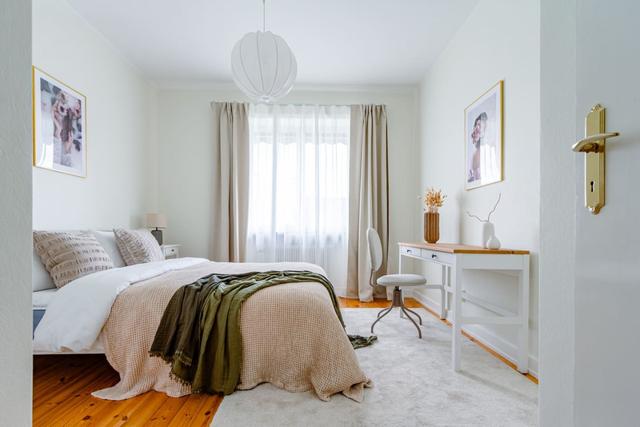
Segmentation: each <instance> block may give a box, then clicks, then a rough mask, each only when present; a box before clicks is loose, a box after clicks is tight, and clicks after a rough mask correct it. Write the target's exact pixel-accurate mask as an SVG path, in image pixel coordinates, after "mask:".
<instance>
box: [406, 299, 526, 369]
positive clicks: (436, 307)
mask: <svg viewBox="0 0 640 427" xmlns="http://www.w3.org/2000/svg"><path fill="white" fill-rule="evenodd" d="M409 294H411V296H412V297H413V298H415V299H416V300H417V301H418V302H420V303H421V304H422V305H424V306H425V307H427V308H429V309H431V310H433V311H434V312H435V313H440V303H439V302H437V301H435V300H433V299H431V298H429V297H428V296H426V295H424V294H423V293H421V292H410V293H407V294H406V296H409ZM447 317H448V316H447ZM462 330H463V331H464V332H466V333H467V334H469V335H470V336H472V337H473V338H474V339H476V340H477V341H478V342H480V343H481V344H482V345H485V346H487V347H488V348H490V349H491V350H493V351H495V352H496V353H498V354H499V355H500V356H502V357H504V358H505V359H507V360H508V361H509V362H511V363H514V364H515V363H516V359H517V357H516V355H517V353H518V352H517V347H516V346H515V345H514V344H513V343H510V342H509V341H507V340H505V339H504V338H502V337H499V336H497V335H496V334H494V333H493V332H491V331H490V330H488V329H487V328H486V327H485V326H483V325H465V326H463V327H462ZM529 373H530V374H531V375H533V376H534V377H536V378H539V377H538V358H537V357H536V356H534V355H531V354H529Z"/></svg>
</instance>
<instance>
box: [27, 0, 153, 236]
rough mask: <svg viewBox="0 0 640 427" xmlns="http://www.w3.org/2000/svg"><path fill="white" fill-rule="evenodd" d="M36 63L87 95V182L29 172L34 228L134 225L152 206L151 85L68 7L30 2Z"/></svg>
mask: <svg viewBox="0 0 640 427" xmlns="http://www.w3.org/2000/svg"><path fill="white" fill-rule="evenodd" d="M33 64H34V65H35V66H37V67H38V68H40V69H42V70H44V71H46V72H47V73H49V74H51V75H52V76H54V77H56V78H57V79H59V80H61V81H63V82H65V83H66V84H68V85H69V86H71V87H72V88H74V89H76V90H78V91H79V92H81V93H82V94H84V95H85V96H86V97H87V129H86V132H87V154H88V165H87V178H78V177H75V176H70V175H65V174H62V173H58V172H53V171H50V170H45V169H40V168H34V169H33V203H34V205H33V227H34V228H35V229H64V228H67V229H69V228H74V229H77V228H109V227H113V226H125V227H128V226H133V227H135V226H139V225H142V224H141V221H140V220H141V216H142V215H143V214H144V213H145V212H146V211H147V209H153V208H154V204H155V200H154V197H155V192H154V191H155V188H156V185H155V182H153V178H154V174H153V170H154V166H153V164H154V163H155V162H154V161H153V160H152V159H150V158H149V156H148V154H149V153H152V152H153V151H154V150H153V147H152V144H153V143H154V141H153V140H152V139H151V138H150V137H149V136H150V132H149V131H150V129H151V128H152V125H151V123H150V119H151V114H149V112H148V108H147V107H148V105H149V104H150V100H151V97H152V96H153V87H152V86H151V85H149V84H148V83H147V82H146V80H145V79H144V78H143V76H142V75H141V74H140V73H139V72H138V70H137V69H135V68H134V67H133V66H132V65H130V64H129V63H128V62H127V61H126V60H125V59H124V57H123V56H122V55H121V54H120V53H119V52H117V51H116V50H115V49H114V48H113V47H112V45H111V44H110V43H109V42H108V41H107V40H106V39H105V38H104V37H103V36H102V35H101V34H100V33H98V32H97V31H96V30H94V29H93V28H92V27H91V26H90V25H89V24H88V23H87V22H86V21H85V20H84V19H83V18H82V17H80V16H79V15H78V14H77V13H76V12H75V11H74V10H73V9H72V8H71V7H70V6H69V5H68V4H67V2H66V1H58V0H34V2H33Z"/></svg>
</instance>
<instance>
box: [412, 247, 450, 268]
mask: <svg viewBox="0 0 640 427" xmlns="http://www.w3.org/2000/svg"><path fill="white" fill-rule="evenodd" d="M420 258H424V259H428V260H432V261H434V262H440V263H443V264H453V261H454V259H455V256H454V255H453V254H448V253H446V252H438V251H432V250H429V249H421V250H420Z"/></svg>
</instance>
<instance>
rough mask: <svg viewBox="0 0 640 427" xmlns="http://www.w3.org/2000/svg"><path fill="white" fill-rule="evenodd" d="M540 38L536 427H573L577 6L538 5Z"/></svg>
mask: <svg viewBox="0 0 640 427" xmlns="http://www.w3.org/2000/svg"><path fill="white" fill-rule="evenodd" d="M540 36H541V42H540V75H541V80H540V89H541V90H540V111H541V122H540V123H541V135H540V193H541V196H542V198H541V200H540V316H539V317H540V376H541V381H540V402H539V405H540V425H541V426H572V425H574V410H573V408H574V379H575V372H574V371H575V369H574V357H575V349H574V348H575V345H574V341H575V339H574V335H575V334H574V328H575V321H574V291H575V284H574V282H575V278H574V273H575V265H574V264H575V226H576V225H575V224H576V209H575V201H576V196H575V191H576V190H575V187H576V178H575V177H576V167H575V162H576V157H577V156H576V154H575V153H573V152H572V151H571V150H569V146H570V144H571V142H572V141H573V139H574V138H575V134H576V116H575V111H576V49H575V48H576V1H575V0H569V1H563V2H558V1H557V0H542V1H541V4H540ZM580 160H581V159H580Z"/></svg>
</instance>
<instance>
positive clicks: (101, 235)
mask: <svg viewBox="0 0 640 427" xmlns="http://www.w3.org/2000/svg"><path fill="white" fill-rule="evenodd" d="M91 233H93V235H94V236H95V237H96V239H98V242H100V244H101V245H102V247H103V248H104V250H105V251H106V252H107V253H108V254H109V256H110V257H111V261H113V266H114V267H115V268H120V267H124V266H126V264H125V263H124V260H123V259H122V256H121V255H120V251H119V250H118V245H117V243H116V236H115V235H114V234H113V231H96V230H92V231H91Z"/></svg>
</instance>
